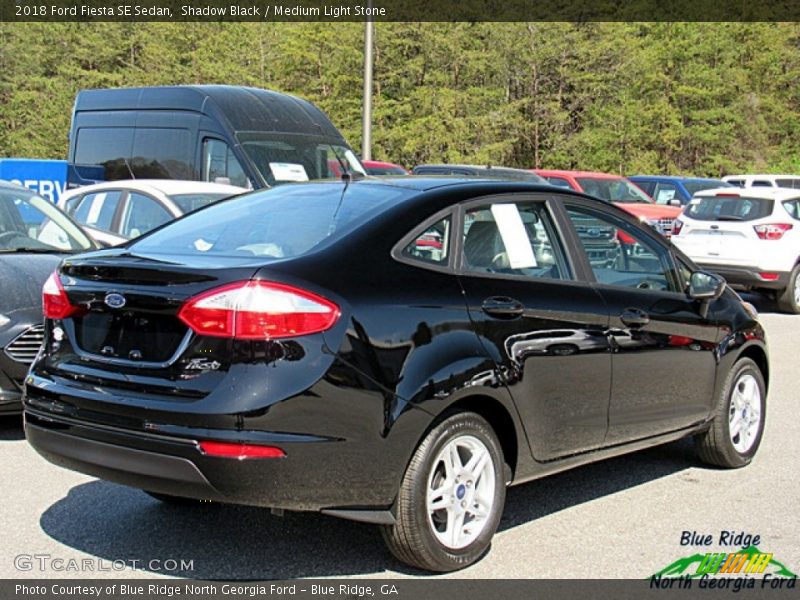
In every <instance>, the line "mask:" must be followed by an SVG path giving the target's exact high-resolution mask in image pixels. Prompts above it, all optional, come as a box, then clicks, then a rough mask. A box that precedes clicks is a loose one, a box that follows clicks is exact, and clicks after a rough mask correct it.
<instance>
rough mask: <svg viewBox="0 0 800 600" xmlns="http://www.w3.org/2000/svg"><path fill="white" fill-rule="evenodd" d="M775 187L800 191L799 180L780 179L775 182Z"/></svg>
mask: <svg viewBox="0 0 800 600" xmlns="http://www.w3.org/2000/svg"><path fill="white" fill-rule="evenodd" d="M775 185H777V186H778V187H782V188H792V189H795V190H797V189H800V178H797V179H794V178H788V177H782V178H780V179H776V180H775Z"/></svg>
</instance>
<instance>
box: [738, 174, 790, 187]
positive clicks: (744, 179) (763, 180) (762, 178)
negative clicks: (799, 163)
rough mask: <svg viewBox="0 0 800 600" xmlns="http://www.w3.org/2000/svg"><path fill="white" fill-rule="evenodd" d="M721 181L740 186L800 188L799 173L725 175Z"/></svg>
mask: <svg viewBox="0 0 800 600" xmlns="http://www.w3.org/2000/svg"><path fill="white" fill-rule="evenodd" d="M722 181H724V182H725V183H729V184H730V185H734V186H736V187H740V188H751V187H767V188H769V187H773V188H776V187H778V188H792V189H800V175H726V176H725V177H723V178H722Z"/></svg>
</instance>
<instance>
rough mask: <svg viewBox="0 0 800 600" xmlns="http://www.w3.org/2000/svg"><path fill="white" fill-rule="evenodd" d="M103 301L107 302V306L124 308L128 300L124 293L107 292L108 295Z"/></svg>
mask: <svg viewBox="0 0 800 600" xmlns="http://www.w3.org/2000/svg"><path fill="white" fill-rule="evenodd" d="M103 302H105V303H106V306H110V307H111V308H122V307H123V306H125V303H126V302H127V300H126V299H125V296H123V295H122V294H117V293H111V294H106V297H105V299H104V300H103Z"/></svg>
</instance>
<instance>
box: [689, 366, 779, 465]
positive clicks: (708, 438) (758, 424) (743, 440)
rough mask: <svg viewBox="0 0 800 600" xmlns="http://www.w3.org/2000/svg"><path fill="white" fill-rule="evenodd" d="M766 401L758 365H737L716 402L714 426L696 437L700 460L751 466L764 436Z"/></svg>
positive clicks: (711, 462) (764, 388)
mask: <svg viewBox="0 0 800 600" xmlns="http://www.w3.org/2000/svg"><path fill="white" fill-rule="evenodd" d="M766 399H767V389H766V385H765V384H764V376H763V375H762V374H761V370H760V369H759V368H758V365H757V364H756V363H755V362H753V361H752V360H750V359H749V358H742V359H741V360H739V361H738V362H736V363H735V364H734V365H733V368H732V369H731V371H730V373H728V376H727V378H726V379H725V384H724V386H723V387H722V391H721V393H720V395H719V398H718V399H717V405H716V408H715V409H714V420H713V422H712V423H711V427H710V428H709V430H708V431H706V432H704V433H701V434H699V435H697V436H695V438H694V439H695V448H696V450H697V455H698V456H699V457H700V460H702V461H703V462H705V463H708V464H710V465H714V466H717V467H725V468H729V469H736V468H739V467H744V466H745V465H748V464H750V461H752V460H753V456H755V454H756V451H757V450H758V447H759V445H760V444H761V438H762V436H763V434H764V422H765V418H766V415H767V404H766ZM731 432H733V433H731Z"/></svg>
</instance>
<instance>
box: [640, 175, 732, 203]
mask: <svg viewBox="0 0 800 600" xmlns="http://www.w3.org/2000/svg"><path fill="white" fill-rule="evenodd" d="M628 179H629V180H630V181H632V182H633V183H635V184H636V185H638V186H639V187H640V188H642V190H644V191H645V193H647V195H648V196H650V197H651V198H652V199H653V201H654V202H655V203H656V204H669V205H670V206H683V205H685V204H686V203H688V202H689V200H691V199H692V196H694V195H695V194H696V193H697V192H701V191H703V190H710V189H715V188H721V187H732V185H731V184H730V183H725V182H724V181H722V180H721V179H708V178H703V177H674V176H672V175H631V176H630V177H628Z"/></svg>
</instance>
